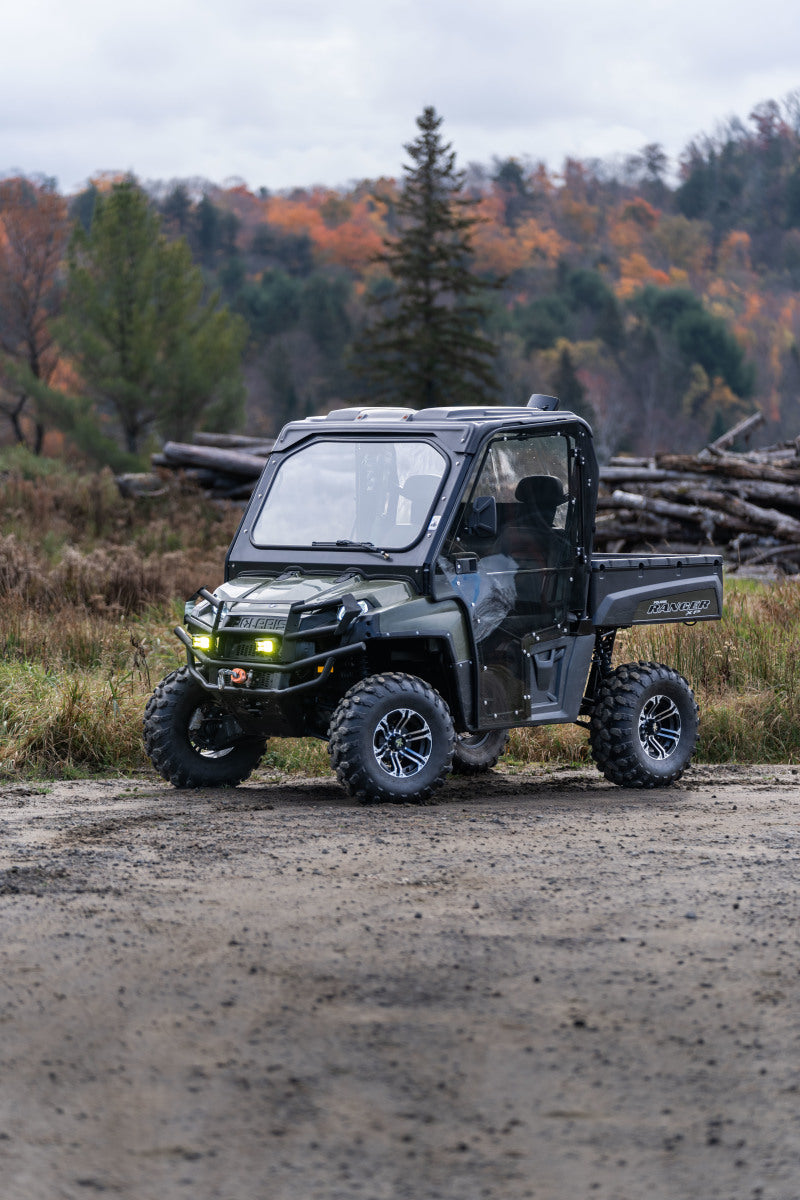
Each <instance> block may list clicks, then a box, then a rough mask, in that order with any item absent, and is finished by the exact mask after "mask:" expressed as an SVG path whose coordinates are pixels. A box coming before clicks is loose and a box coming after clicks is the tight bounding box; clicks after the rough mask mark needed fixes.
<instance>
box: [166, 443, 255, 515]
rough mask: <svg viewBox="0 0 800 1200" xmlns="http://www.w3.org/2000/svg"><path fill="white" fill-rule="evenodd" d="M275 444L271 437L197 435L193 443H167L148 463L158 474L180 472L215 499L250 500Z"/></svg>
mask: <svg viewBox="0 0 800 1200" xmlns="http://www.w3.org/2000/svg"><path fill="white" fill-rule="evenodd" d="M274 444H275V439H274V438H256V437H245V436H244V435H243V434H234V433H196V434H195V435H194V442H166V443H165V444H164V448H163V450H162V451H161V453H160V454H154V455H153V456H152V458H151V460H150V461H151V463H152V465H153V467H154V468H155V469H156V470H157V471H165V470H166V471H180V472H181V474H182V475H183V477H184V478H185V479H189V480H191V481H192V482H193V483H196V484H197V486H198V487H200V488H202V489H203V491H205V492H207V493H208V494H209V495H210V496H213V497H215V498H216V499H218V500H249V498H250V493H251V492H252V490H253V485H254V484H255V482H256V480H257V479H258V477H259V475H260V474H261V472H262V471H263V469H264V463H265V462H266V461H267V459H268V457H269V454H270V451H271V450H272V447H273V445H274Z"/></svg>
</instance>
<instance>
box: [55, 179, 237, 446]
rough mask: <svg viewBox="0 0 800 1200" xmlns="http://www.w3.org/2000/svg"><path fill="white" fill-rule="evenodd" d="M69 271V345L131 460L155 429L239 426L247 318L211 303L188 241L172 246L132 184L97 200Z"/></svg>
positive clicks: (185, 431)
mask: <svg viewBox="0 0 800 1200" xmlns="http://www.w3.org/2000/svg"><path fill="white" fill-rule="evenodd" d="M68 271H69V275H68V287H67V307H66V311H65V320H64V322H63V324H62V334H63V340H64V342H65V344H66V346H67V348H68V349H69V350H70V351H71V352H72V354H73V357H74V361H75V363H76V365H77V367H78V370H79V372H80V376H81V379H82V382H83V386H84V390H85V392H86V394H87V395H88V396H89V397H90V398H91V399H92V400H93V401H94V402H95V403H96V404H97V405H98V407H99V408H100V409H101V411H106V412H110V413H112V414H113V415H114V416H115V417H116V419H117V422H118V424H119V427H120V429H121V431H122V434H123V437H124V443H125V448H126V450H127V451H128V452H129V453H130V454H137V453H138V452H139V451H140V450H141V446H142V441H143V439H144V438H145V437H146V436H147V434H148V432H149V431H150V429H151V428H152V427H153V426H155V427H156V428H158V429H159V431H160V432H161V433H162V434H163V435H164V436H165V437H172V438H178V439H179V440H183V439H186V438H187V437H188V436H189V435H190V434H191V432H192V430H193V429H194V428H196V427H197V425H199V424H200V422H201V421H203V420H213V421H215V422H216V423H219V424H221V425H222V427H223V428H224V427H225V426H226V425H228V424H230V423H232V422H235V421H236V420H238V419H239V416H240V413H241V408H242V401H243V394H244V389H243V385H242V380H241V357H242V353H243V350H244V343H245V325H244V321H243V320H242V319H241V317H234V316H233V315H232V314H231V313H230V312H229V311H228V310H227V309H226V308H224V307H220V305H219V297H218V296H217V295H211V296H206V294H205V286H204V283H203V277H202V273H201V272H200V270H199V268H198V267H196V266H195V265H194V264H193V262H192V256H191V252H190V250H189V247H188V245H187V243H186V242H185V241H184V240H183V239H182V238H181V239H179V240H177V241H173V242H168V241H167V240H166V238H165V237H164V235H163V234H162V233H161V229H160V221H159V218H158V216H157V215H156V214H155V213H154V212H153V211H152V209H151V208H150V206H149V204H148V201H147V197H146V196H145V194H144V192H142V191H141V190H140V189H139V188H138V187H137V186H136V184H135V182H134V181H132V180H126V181H125V182H123V183H119V184H116V185H115V186H114V187H113V188H112V190H111V191H110V192H109V193H108V195H105V196H99V197H98V198H97V203H96V206H95V211H94V215H93V218H92V223H91V226H90V229H89V231H88V232H86V231H85V230H84V229H83V227H82V226H78V227H77V228H76V230H75V233H74V235H73V239H72V243H71V246H70V252H69V258H68Z"/></svg>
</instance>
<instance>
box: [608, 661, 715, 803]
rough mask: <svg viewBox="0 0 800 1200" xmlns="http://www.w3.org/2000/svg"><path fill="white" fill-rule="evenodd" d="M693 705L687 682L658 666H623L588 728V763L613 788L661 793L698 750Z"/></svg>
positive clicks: (611, 677)
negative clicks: (592, 763) (658, 789)
mask: <svg viewBox="0 0 800 1200" xmlns="http://www.w3.org/2000/svg"><path fill="white" fill-rule="evenodd" d="M697 725H698V722H697V704H696V703H695V699H694V692H693V691H692V689H691V688H690V686H689V684H688V683H687V681H686V680H685V679H684V678H683V676H682V675H679V674H678V672H677V671H674V670H673V669H672V668H671V667H665V666H664V665H663V664H661V663H650V662H638V663H625V664H624V665H623V666H621V667H617V669H616V670H615V671H612V672H611V674H610V675H608V676H606V678H605V679H604V680H603V682H602V684H601V686H600V689H599V693H598V696H597V700H596V703H595V708H594V713H593V714H592V719H591V722H590V725H589V744H590V747H591V751H592V758H593V759H594V761H595V762H596V763H597V766H598V767H599V769H600V770H601V771H602V773H603V775H605V777H606V779H608V780H610V782H611V783H618V784H621V785H622V786H627V787H646V788H651V787H665V786H666V785H667V784H670V783H674V782H675V780H676V779H680V777H681V775H682V774H683V772H684V771H685V770H686V767H687V766H688V765H689V761H690V759H691V757H692V754H693V753H694V748H695V745H696V744H697Z"/></svg>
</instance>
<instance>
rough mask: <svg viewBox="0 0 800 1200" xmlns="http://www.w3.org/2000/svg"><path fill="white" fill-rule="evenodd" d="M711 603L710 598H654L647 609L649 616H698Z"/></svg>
mask: <svg viewBox="0 0 800 1200" xmlns="http://www.w3.org/2000/svg"><path fill="white" fill-rule="evenodd" d="M710 605H711V601H710V600H653V601H652V602H651V604H650V607H649V608H648V610H647V616H648V617H657V616H658V617H661V616H669V615H672V614H675V615H676V616H677V615H680V616H682V617H696V616H698V614H699V613H702V612H705V611H706V609H707V608H709V607H710Z"/></svg>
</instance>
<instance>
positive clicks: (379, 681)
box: [144, 396, 722, 802]
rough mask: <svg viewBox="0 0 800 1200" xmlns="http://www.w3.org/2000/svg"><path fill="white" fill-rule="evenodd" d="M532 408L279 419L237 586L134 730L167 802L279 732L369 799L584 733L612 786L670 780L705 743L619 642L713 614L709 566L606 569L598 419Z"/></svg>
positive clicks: (685, 695) (536, 400)
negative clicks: (511, 747)
mask: <svg viewBox="0 0 800 1200" xmlns="http://www.w3.org/2000/svg"><path fill="white" fill-rule="evenodd" d="M557 407H558V401H557V400H555V399H554V398H553V397H548V396H532V397H531V399H530V401H529V402H528V405H527V407H521V408H434V409H426V410H423V411H419V412H418V411H415V410H413V409H386V408H380V409H377V408H362V409H354V408H346V409H340V410H338V411H335V412H331V413H329V414H328V415H327V416H324V417H310V418H308V419H307V420H303V421H293V422H291V423H290V424H289V425H287V426H285V428H284V429H283V430H282V432H281V434H280V436H279V437H278V439H277V441H276V443H275V447H274V450H273V452H272V454H271V455H270V458H269V460H268V462H267V464H266V466H265V468H264V472H263V474H262V476H261V479H260V481H259V483H258V485H257V486H256V488H255V490H254V491H253V495H252V498H251V500H250V503H249V505H248V507H247V510H246V512H245V514H244V517H243V519H242V522H241V525H240V527H239V529H238V531H237V533H236V536H235V537H234V539H233V543H232V545H231V547H230V550H229V551H228V555H227V558H226V563H225V582H224V583H223V584H222V585H221V586H220V587H218V588H217V589H216V590H215V591H214V592H213V593H212V592H210V591H208V590H207V589H205V588H201V589H200V590H199V591H198V592H197V593H196V594H195V596H194V598H193V599H192V600H190V601H189V602H188V603H187V605H186V614H185V628H184V627H178V628H177V629H176V630H175V633H176V634H177V636H178V637H179V638H180V640H181V642H183V644H184V645H185V647H186V655H187V662H186V665H185V666H183V667H181V668H180V669H179V670H177V671H174V672H172V673H171V674H170V675H168V676H167V677H166V679H164V680H163V682H162V683H160V684H159V685H158V687H157V688H156V689H155V692H154V693H153V696H152V697H151V698H150V700H149V702H148V704H147V708H146V711H145V717H144V738H145V746H146V749H147V753H148V754H149V756H150V758H151V760H152V762H153V765H154V766H155V768H156V770H158V771H159V772H160V773H161V774H162V775H163V776H164V778H165V779H168V780H169V781H170V782H171V783H173V784H174V785H175V786H176V787H183V788H191V787H203V786H212V785H219V784H237V783H240V782H241V781H242V780H243V779H245V778H247V776H248V775H249V774H250V772H251V771H252V770H253V769H254V768H255V766H256V765H257V764H258V761H259V759H260V758H261V756H262V754H263V753H264V749H265V746H266V743H267V739H268V738H270V737H282V736H289V737H306V736H311V737H318V738H323V739H325V740H326V741H327V742H328V748H329V753H330V758H331V763H332V765H333V767H334V769H335V771H336V774H337V775H338V778H339V780H340V781H341V783H342V784H343V786H344V787H345V789H346V790H347V791H348V792H349V793H350V794H351V795H353V796H356V797H358V798H359V799H361V800H364V801H396V802H403V801H410V800H413V801H421V800H424V799H426V798H427V797H429V796H430V795H431V793H432V792H433V791H434V790H435V789H436V788H438V787H439V786H440V785H441V784H442V782H443V781H444V779H445V778H446V776H447V775H448V773H449V772H450V770H451V769H452V770H454V771H459V772H464V773H471V772H478V771H484V770H487V769H488V768H490V767H492V766H493V765H494V764H495V763H496V762H497V760H498V758H499V756H500V754H501V753H502V751H503V748H504V746H505V743H506V739H507V733H508V730H509V729H510V728H512V727H515V726H533V725H545V724H553V723H556V722H568V721H572V722H577V723H579V724H583V725H585V726H587V727H588V730H589V739H590V744H591V750H592V755H593V757H594V760H595V762H596V763H597V765H598V767H599V768H600V770H601V771H602V772H603V774H604V775H605V776H606V778H608V779H610V780H611V781H612V782H614V783H618V784H623V785H626V786H637V787H658V786H661V785H664V784H669V783H672V782H673V781H674V780H676V779H678V777H679V776H680V775H681V774H682V772H683V771H684V769H685V767H686V766H687V764H688V762H689V760H690V758H691V756H692V753H693V751H694V747H695V742H696V740H697V705H696V704H695V700H694V695H693V693H692V690H691V688H690V687H689V684H688V683H687V682H686V680H685V679H683V678H682V676H680V675H679V674H678V673H677V672H676V671H674V670H673V669H672V668H670V667H668V666H663V665H661V664H658V663H649V662H635V663H627V664H625V665H623V666H618V667H616V668H614V667H613V666H612V651H613V646H614V637H615V634H616V631H617V630H618V629H620V628H627V627H629V626H632V625H640V624H650V623H653V622H675V621H685V622H689V623H691V622H694V621H704V620H712V619H715V618H718V617H719V616H720V615H721V611H722V559H721V558H720V557H719V556H718V555H715V554H695V555H677V554H676V555H672V554H658V555H633V556H632V555H615V554H606V555H593V554H592V532H593V523H594V517H595V508H596V501H597V476H598V472H597V462H596V459H595V454H594V449H593V446H592V434H591V430H590V428H589V426H588V425H587V424H586V423H585V422H584V421H583V420H581V418H580V417H577V416H575V415H574V414H572V413H569V412H559V411H557Z"/></svg>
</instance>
